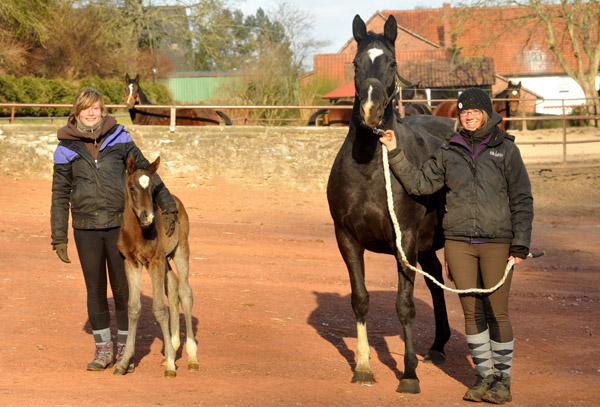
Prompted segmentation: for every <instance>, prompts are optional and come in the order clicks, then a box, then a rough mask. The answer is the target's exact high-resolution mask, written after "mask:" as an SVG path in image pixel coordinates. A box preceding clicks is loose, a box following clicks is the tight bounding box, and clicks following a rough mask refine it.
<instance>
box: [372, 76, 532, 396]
mask: <svg viewBox="0 0 600 407" xmlns="http://www.w3.org/2000/svg"><path fill="white" fill-rule="evenodd" d="M457 110H458V117H457V119H456V130H457V131H456V134H454V135H453V136H452V137H451V138H450V139H449V140H447V141H446V142H445V143H444V144H443V145H442V146H441V147H440V149H439V150H438V151H437V153H436V155H435V156H433V157H432V158H430V159H429V160H428V161H426V162H425V163H424V164H423V166H422V167H421V168H415V167H414V166H413V165H412V164H411V163H410V162H409V161H408V160H407V159H406V157H405V156H404V154H403V152H402V151H401V148H396V147H397V145H396V138H395V136H394V134H393V132H392V131H388V132H387V133H386V135H385V136H383V137H381V139H380V141H381V142H382V143H383V144H384V145H385V146H386V148H387V149H388V151H389V152H390V153H389V164H390V168H391V170H392V172H393V174H394V175H395V176H396V177H397V178H398V179H399V180H400V182H401V183H402V184H403V186H404V187H405V188H406V190H407V191H408V192H409V193H410V194H413V195H425V194H431V193H433V192H435V191H437V190H439V189H441V188H442V187H444V186H445V187H446V191H447V192H446V199H447V204H446V208H447V212H446V214H445V215H444V220H443V227H444V234H445V237H446V245H445V250H444V255H445V258H446V262H447V264H448V269H449V271H450V274H451V275H452V278H453V280H454V282H455V285H456V287H457V288H458V289H469V288H490V287H493V286H495V285H496V284H497V283H498V282H499V281H500V280H501V279H502V277H503V275H504V271H505V269H506V265H507V261H509V260H511V259H513V258H514V259H515V264H519V263H520V262H521V261H522V259H524V258H526V257H527V254H528V253H529V241H530V237H531V226H532V222H533V198H532V195H531V185H530V182H529V177H528V175H527V171H526V169H525V165H524V164H523V160H522V159H521V154H520V152H519V149H518V148H517V146H515V144H514V138H513V137H512V136H510V135H508V134H506V133H505V132H504V131H502V130H501V129H499V128H498V124H499V123H500V122H501V121H502V117H500V115H499V114H498V113H496V112H495V111H494V110H493V108H492V101H491V99H490V97H489V96H488V95H487V93H485V92H484V91H483V90H481V89H479V88H469V89H467V90H466V91H464V92H463V93H461V95H460V96H459V98H458V101H457ZM511 278H512V270H511V271H510V273H509V275H508V278H507V279H506V281H505V283H504V284H503V285H502V286H501V287H500V288H499V289H497V290H496V291H494V292H493V293H491V294H486V295H471V294H461V295H460V301H461V305H462V308H463V311H464V315H465V333H466V337H467V342H468V344H469V349H470V351H471V356H472V359H473V363H474V364H475V367H476V370H477V381H476V383H475V385H474V386H473V387H472V388H470V389H468V390H467V392H466V393H465V395H464V399H465V400H472V401H482V400H483V401H488V402H492V403H496V404H504V403H505V402H507V401H511V400H512V396H511V394H510V370H511V366H512V355H513V344H514V338H513V331H512V325H511V323H510V319H509V315H508V297H509V292H510V283H511Z"/></svg>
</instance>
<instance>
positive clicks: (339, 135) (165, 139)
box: [0, 124, 348, 189]
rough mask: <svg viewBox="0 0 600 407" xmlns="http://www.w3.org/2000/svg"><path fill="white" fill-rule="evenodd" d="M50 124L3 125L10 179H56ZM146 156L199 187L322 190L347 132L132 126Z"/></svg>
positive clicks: (2, 167) (1, 159)
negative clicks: (217, 183) (214, 182)
mask: <svg viewBox="0 0 600 407" xmlns="http://www.w3.org/2000/svg"><path fill="white" fill-rule="evenodd" d="M58 128H59V126H52V125H21V124H12V125H10V124H7V125H0V171H1V172H2V173H3V174H5V175H9V176H15V177H16V176H39V177H45V178H50V177H51V176H52V154H53V152H54V150H55V148H56V144H57V139H56V130H57V129H58ZM127 129H128V130H129V131H130V132H131V134H132V136H133V138H134V140H135V142H136V144H137V145H138V146H139V147H140V149H141V150H142V152H143V153H144V155H145V156H146V158H148V160H150V161H152V160H154V159H155V158H156V157H157V156H159V155H160V157H161V167H160V170H159V173H160V174H161V176H162V177H163V178H164V179H165V180H166V181H168V180H169V178H171V179H174V178H186V179H188V180H190V181H189V182H193V183H196V184H200V185H201V184H203V183H206V182H208V181H210V180H211V179H217V178H220V179H224V178H226V179H231V180H235V181H240V182H247V183H252V184H256V185H275V184H277V185H288V186H290V187H294V188H300V189H308V188H317V189H324V188H325V185H326V184H327V177H328V176H329V169H330V168H331V164H332V163H333V160H334V159H335V155H336V154H337V151H338V150H339V148H340V146H341V144H342V142H343V140H344V137H345V136H346V133H347V131H348V129H347V128H333V127H332V128H329V127H262V126H206V127H178V128H177V129H176V131H175V132H173V133H171V132H170V131H169V128H168V127H164V126H134V125H129V126H127Z"/></svg>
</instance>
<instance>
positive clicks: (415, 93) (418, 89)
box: [402, 81, 431, 116]
mask: <svg viewBox="0 0 600 407" xmlns="http://www.w3.org/2000/svg"><path fill="white" fill-rule="evenodd" d="M405 100H414V101H418V102H417V103H415V102H407V103H405V102H404V101H405ZM402 104H403V106H404V115H405V116H412V115H415V114H429V115H430V114H431V108H430V107H429V105H428V104H427V91H426V90H425V87H424V86H423V82H422V81H419V82H417V84H416V85H415V84H411V85H408V86H406V87H404V88H402Z"/></svg>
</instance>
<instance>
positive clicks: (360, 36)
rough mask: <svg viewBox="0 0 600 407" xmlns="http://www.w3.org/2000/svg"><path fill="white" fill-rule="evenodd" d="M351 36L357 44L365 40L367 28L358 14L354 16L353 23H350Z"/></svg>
mask: <svg viewBox="0 0 600 407" xmlns="http://www.w3.org/2000/svg"><path fill="white" fill-rule="evenodd" d="M352 35H353V36H354V39H355V40H356V42H357V43H359V42H361V41H362V40H364V39H365V38H367V26H366V25H365V22H364V21H363V20H362V18H360V16H359V15H358V14H357V15H356V16H354V21H352Z"/></svg>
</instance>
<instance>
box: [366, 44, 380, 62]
mask: <svg viewBox="0 0 600 407" xmlns="http://www.w3.org/2000/svg"><path fill="white" fill-rule="evenodd" d="M367 54H369V58H371V63H374V62H375V58H377V57H378V56H380V55H383V50H382V49H379V48H371V49H370V50H368V51H367Z"/></svg>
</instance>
